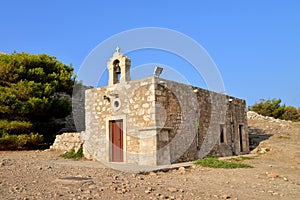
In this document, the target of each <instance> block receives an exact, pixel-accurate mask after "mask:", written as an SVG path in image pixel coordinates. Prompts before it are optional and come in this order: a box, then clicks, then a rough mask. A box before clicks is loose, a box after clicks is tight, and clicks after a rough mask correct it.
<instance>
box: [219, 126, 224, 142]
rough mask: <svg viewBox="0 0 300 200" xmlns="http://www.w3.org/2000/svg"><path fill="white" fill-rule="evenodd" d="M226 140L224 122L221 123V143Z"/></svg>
mask: <svg viewBox="0 0 300 200" xmlns="http://www.w3.org/2000/svg"><path fill="white" fill-rule="evenodd" d="M224 142H225V133H224V124H221V125H220V143H221V144H222V143H224Z"/></svg>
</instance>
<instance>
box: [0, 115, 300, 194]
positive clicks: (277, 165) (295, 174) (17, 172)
mask: <svg viewBox="0 0 300 200" xmlns="http://www.w3.org/2000/svg"><path fill="white" fill-rule="evenodd" d="M249 125H250V126H252V127H254V128H256V129H257V130H260V131H262V132H265V133H270V134H272V135H273V136H271V137H270V138H269V139H267V140H264V141H263V142H262V143H261V145H260V146H259V148H260V150H264V149H268V152H266V153H265V154H262V155H259V156H258V157H257V158H255V159H253V160H245V161H243V162H244V163H247V164H250V165H252V166H254V168H251V169H209V168H203V167H199V166H196V167H192V168H189V169H185V170H171V171H169V172H157V173H150V174H147V175H146V174H132V173H125V172H119V171H115V170H112V169H108V168H105V167H104V166H103V165H101V164H98V163H96V164H95V163H94V162H91V161H84V160H80V161H72V160H63V159H60V158H58V155H59V152H45V151H43V152H40V151H21V152H0V162H1V163H0V165H1V167H0V199H300V149H299V145H300V139H299V133H300V125H299V124H294V123H292V124H289V125H280V124H274V123H273V124H272V123H271V122H267V121H255V120H252V121H249ZM283 136H284V137H283Z"/></svg>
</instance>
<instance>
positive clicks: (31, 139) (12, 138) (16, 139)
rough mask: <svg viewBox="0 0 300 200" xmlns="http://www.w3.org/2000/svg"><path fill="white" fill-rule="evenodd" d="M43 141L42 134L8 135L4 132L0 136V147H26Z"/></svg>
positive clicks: (31, 146)
mask: <svg viewBox="0 0 300 200" xmlns="http://www.w3.org/2000/svg"><path fill="white" fill-rule="evenodd" d="M41 142H43V136H42V135H39V134H38V133H35V134H34V133H30V134H20V135H9V134H8V133H4V134H3V135H2V137H1V138H0V145H1V149H12V150H13V149H27V148H33V147H36V146H38V145H39V144H40V143H41Z"/></svg>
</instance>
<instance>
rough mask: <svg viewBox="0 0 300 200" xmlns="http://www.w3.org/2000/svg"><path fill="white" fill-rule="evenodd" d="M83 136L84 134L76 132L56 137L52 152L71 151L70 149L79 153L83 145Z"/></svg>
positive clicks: (51, 148)
mask: <svg viewBox="0 0 300 200" xmlns="http://www.w3.org/2000/svg"><path fill="white" fill-rule="evenodd" d="M82 134H83V132H81V133H76V132H74V133H63V134H61V135H56V138H55V141H54V143H53V145H52V146H50V150H58V151H69V150H70V149H74V150H75V152H77V151H78V149H79V148H80V147H81V146H82V144H83V140H82Z"/></svg>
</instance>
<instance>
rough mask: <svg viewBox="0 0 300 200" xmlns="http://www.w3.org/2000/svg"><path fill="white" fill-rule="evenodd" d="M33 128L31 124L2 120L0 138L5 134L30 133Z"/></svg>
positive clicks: (0, 122)
mask: <svg viewBox="0 0 300 200" xmlns="http://www.w3.org/2000/svg"><path fill="white" fill-rule="evenodd" d="M31 128H32V123H31V122H27V121H7V120H0V136H2V134H3V133H8V134H10V135H18V134H25V133H30V129H31Z"/></svg>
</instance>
